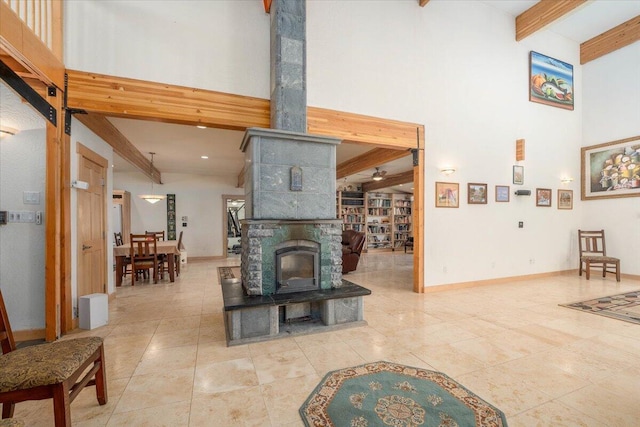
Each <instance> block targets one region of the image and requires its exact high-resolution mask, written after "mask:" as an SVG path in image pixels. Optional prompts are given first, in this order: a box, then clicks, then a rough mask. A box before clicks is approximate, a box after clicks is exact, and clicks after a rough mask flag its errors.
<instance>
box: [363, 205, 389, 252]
mask: <svg viewBox="0 0 640 427" xmlns="http://www.w3.org/2000/svg"><path fill="white" fill-rule="evenodd" d="M366 201H367V212H366V214H367V215H366V223H367V230H366V231H367V250H370V249H391V248H393V244H392V239H391V238H392V235H391V231H392V220H393V210H392V196H391V194H390V193H367V194H366Z"/></svg>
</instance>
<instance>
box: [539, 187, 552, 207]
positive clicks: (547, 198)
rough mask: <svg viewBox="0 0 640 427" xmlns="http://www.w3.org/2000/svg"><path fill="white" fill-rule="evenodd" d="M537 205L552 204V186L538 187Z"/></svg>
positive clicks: (547, 205)
mask: <svg viewBox="0 0 640 427" xmlns="http://www.w3.org/2000/svg"><path fill="white" fill-rule="evenodd" d="M536 206H542V207H546V208H548V207H550V206H551V189H550V188H536Z"/></svg>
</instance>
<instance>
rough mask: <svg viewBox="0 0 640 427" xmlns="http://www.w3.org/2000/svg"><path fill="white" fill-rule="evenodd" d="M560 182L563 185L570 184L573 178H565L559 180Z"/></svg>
mask: <svg viewBox="0 0 640 427" xmlns="http://www.w3.org/2000/svg"><path fill="white" fill-rule="evenodd" d="M560 182H561V183H563V184H569V183H570V182H573V178H571V177H568V176H565V177H562V178H561V179H560Z"/></svg>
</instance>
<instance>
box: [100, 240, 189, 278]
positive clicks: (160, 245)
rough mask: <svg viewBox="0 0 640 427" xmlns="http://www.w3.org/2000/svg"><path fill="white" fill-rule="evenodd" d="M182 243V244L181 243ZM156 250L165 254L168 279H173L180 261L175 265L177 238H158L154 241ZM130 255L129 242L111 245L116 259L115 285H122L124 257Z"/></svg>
mask: <svg viewBox="0 0 640 427" xmlns="http://www.w3.org/2000/svg"><path fill="white" fill-rule="evenodd" d="M183 245H184V244H183ZM156 252H157V254H158V255H161V254H165V255H167V257H166V258H167V263H168V267H169V281H171V282H174V281H175V279H176V278H175V276H176V275H175V273H176V268H177V269H178V273H179V272H180V271H179V269H180V263H179V261H178V265H177V266H176V260H175V259H176V257H175V255H180V249H179V248H178V241H177V240H158V241H157V242H156ZM130 255H131V244H130V243H125V244H122V245H120V246H114V247H113V256H114V258H115V259H116V286H122V278H123V277H124V271H125V268H126V265H125V258H126V257H128V256H130Z"/></svg>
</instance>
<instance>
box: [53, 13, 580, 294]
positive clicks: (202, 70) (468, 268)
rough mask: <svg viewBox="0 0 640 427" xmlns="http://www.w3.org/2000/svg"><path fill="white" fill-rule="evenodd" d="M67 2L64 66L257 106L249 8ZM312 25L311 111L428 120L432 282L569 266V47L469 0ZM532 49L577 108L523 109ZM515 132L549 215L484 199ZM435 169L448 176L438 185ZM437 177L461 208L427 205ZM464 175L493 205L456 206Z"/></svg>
mask: <svg viewBox="0 0 640 427" xmlns="http://www.w3.org/2000/svg"><path fill="white" fill-rule="evenodd" d="M65 6H66V11H67V16H66V22H67V23H69V24H70V25H68V26H67V31H66V38H67V40H68V43H69V44H68V45H67V48H66V49H65V52H66V61H65V62H66V64H67V65H68V67H69V68H76V69H81V70H87V71H95V72H100V73H105V74H113V75H118V76H127V77H134V78H141V79H146V80H154V81H161V82H167V83H174V84H180V85H186V86H195V87H201V88H206V89H213V90H219V91H223V92H232V93H239V94H248V95H255V96H260V97H263V98H267V97H268V94H269V78H268V76H269V59H268V52H269V45H268V40H269V25H268V16H267V15H265V14H264V12H263V11H262V5H261V4H260V2H249V1H244V2H237V1H233V2H229V1H216V2H180V3H179V5H178V3H176V2H154V1H129V2H126V3H125V2H97V1H83V2H66V3H65ZM145 17H149V19H144V18H145ZM307 17H308V22H307V43H308V44H307V48H308V51H307V61H308V80H307V87H308V103H309V105H313V106H319V107H326V108H332V109H337V110H345V111H351V112H356V113H362V114H370V115H375V116H381V117H386V118H392V119H398V120H407V121H414V122H418V123H424V124H425V127H426V147H425V157H426V164H425V176H426V189H425V200H426V210H425V220H426V223H425V243H426V251H425V280H426V285H427V286H431V285H438V284H447V283H456V282H464V281H469V280H477V279H489V278H498V277H505V276H517V275H524V274H534V273H542V272H550V271H558V270H566V269H571V268H576V264H577V261H576V260H577V253H576V230H577V228H578V226H579V225H580V222H581V207H582V204H581V203H579V202H578V201H577V200H576V203H575V204H574V209H573V210H571V211H566V210H562V211H559V210H558V209H557V208H556V206H557V205H556V200H555V199H556V195H557V189H558V188H560V187H561V183H560V178H561V177H562V176H565V175H567V176H571V177H573V178H574V179H575V181H574V182H573V183H572V184H570V185H568V186H562V188H568V189H572V190H574V197H577V196H579V179H578V177H579V172H580V169H579V168H580V163H579V156H578V153H579V147H580V146H581V144H582V102H583V101H582V99H583V97H582V94H583V91H582V86H583V85H582V69H581V66H580V65H579V46H578V44H577V43H575V42H572V41H569V40H567V39H564V38H562V37H560V36H557V35H555V34H553V33H549V32H544V31H543V32H540V33H539V34H536V35H534V36H531V37H528V38H527V39H526V40H525V41H523V42H519V43H518V42H515V40H514V32H515V30H514V19H513V17H511V16H508V15H506V14H504V13H502V12H500V11H497V10H496V9H494V8H492V7H490V6H488V5H486V4H484V3H481V2H477V1H462V0H460V1H455V2H451V1H448V2H447V1H434V2H430V3H429V5H428V6H427V7H425V8H420V7H418V6H417V5H416V3H415V1H403V2H398V1H394V2H392V1H382V2H380V1H379V2H373V1H371V2H366V7H363V2H360V1H330V0H325V1H309V2H307ZM187 23H188V24H187ZM105 34H108V35H109V36H108V37H106V36H105ZM530 50H535V51H538V52H541V53H544V54H546V55H549V56H552V57H555V58H558V59H561V60H563V61H565V62H568V63H570V64H573V65H574V89H575V93H576V94H577V95H576V106H575V110H574V111H567V110H562V109H559V108H554V107H550V106H545V105H541V104H534V103H530V102H529V101H528V64H529V59H528V55H529V51H530ZM518 138H524V139H525V140H526V161H524V162H523V163H522V164H523V165H524V166H525V185H524V187H523V188H526V189H530V190H532V191H533V192H535V189H536V188H537V187H541V188H551V189H552V190H553V196H554V201H553V206H552V207H551V208H539V207H535V198H534V197H521V198H518V199H515V197H512V201H511V202H510V203H508V204H496V203H494V202H493V188H494V186H495V185H497V184H500V185H506V184H508V185H511V184H510V183H511V170H512V165H513V164H514V163H515V140H516V139H518ZM444 164H450V165H453V166H455V167H456V168H457V169H458V172H456V174H454V175H452V176H450V177H449V178H445V177H444V176H442V175H440V174H439V172H438V171H439V168H440V167H441V166H443V165H444ZM442 180H451V181H455V182H459V183H460V185H461V199H462V202H461V205H460V208H459V209H435V208H434V207H433V200H434V197H435V196H434V182H435V181H442ZM468 182H482V183H487V184H488V185H489V188H490V192H489V194H490V201H489V204H488V205H486V206H469V205H467V204H466V184H467V183H468ZM169 184H170V182H169V181H168V180H167V185H169ZM511 188H512V190H514V189H515V188H514V186H513V185H512V186H511ZM125 189H126V188H125ZM167 192H171V191H167ZM577 198H579V197H577ZM178 209H180V198H178ZM181 215H182V214H181V212H178V216H181ZM188 215H190V216H191V215H192V214H191V213H189V214H188ZM134 221H135V220H134ZM518 221H524V223H525V227H524V229H518V228H517V223H518ZM134 224H135V223H134ZM141 224H142V221H140V225H141ZM190 226H191V224H190ZM134 227H135V225H134ZM134 229H135V228H134ZM188 251H189V255H190V256H191V249H189V248H188Z"/></svg>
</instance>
